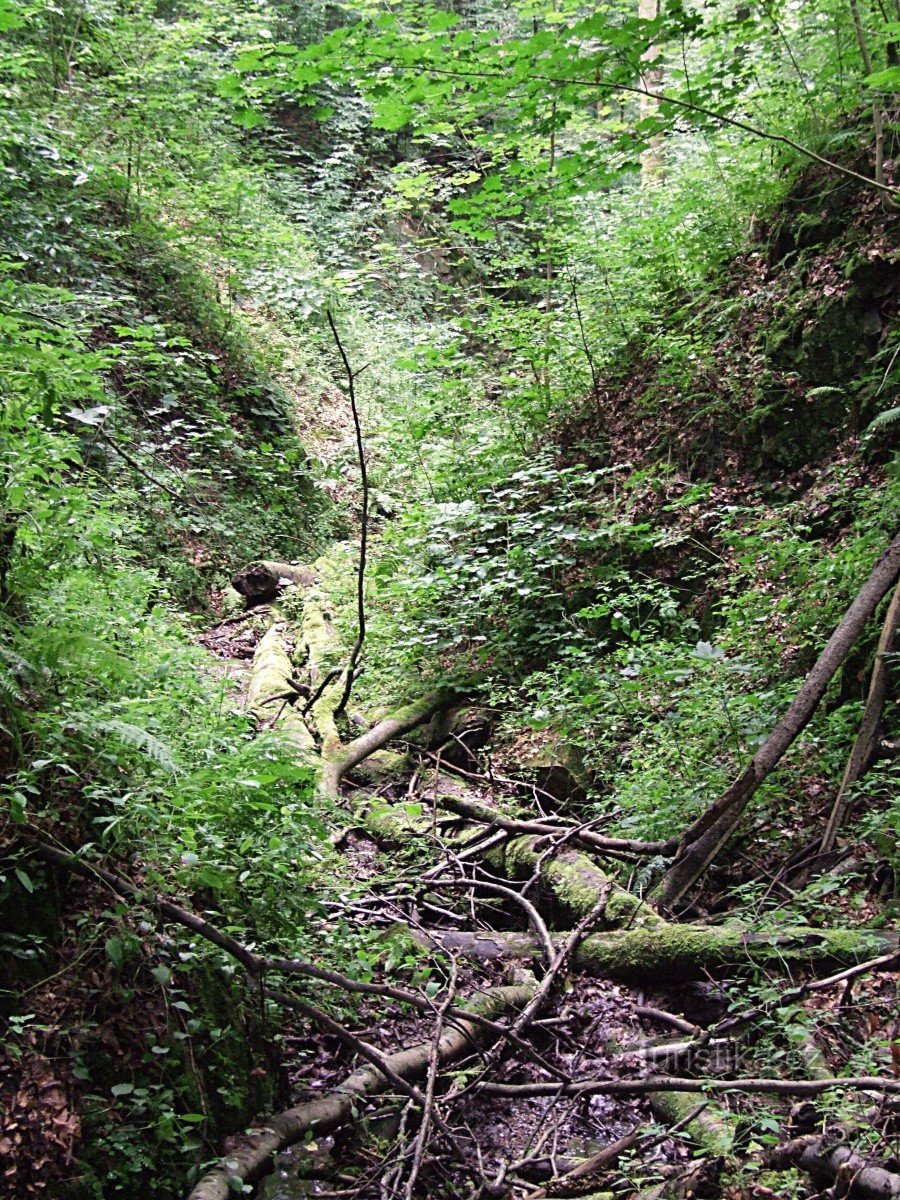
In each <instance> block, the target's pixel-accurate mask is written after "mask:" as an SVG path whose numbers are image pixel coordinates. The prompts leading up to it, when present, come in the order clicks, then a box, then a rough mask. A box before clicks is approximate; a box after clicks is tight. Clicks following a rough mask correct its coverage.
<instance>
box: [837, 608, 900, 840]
mask: <svg viewBox="0 0 900 1200" xmlns="http://www.w3.org/2000/svg"><path fill="white" fill-rule="evenodd" d="M898 627H900V584H898V585H897V587H896V588H895V589H894V595H893V597H892V598H891V603H890V605H889V606H888V610H887V615H886V617H885V618H884V625H883V626H882V628H881V636H880V637H879V639H878V646H877V648H876V650H875V662H874V665H873V666H872V678H871V680H870V682H869V694H868V696H867V698H866V706H865V709H864V710H863V715H862V721H861V722H860V726H859V732H858V733H857V735H856V739H855V740H854V742H853V748H852V749H851V751H850V757H849V758H848V760H847V766H846V768H845V770H844V776H843V778H842V779H841V785H840V787H839V788H838V792H837V796H836V797H835V800H834V807H833V808H832V810H831V815H830V816H829V818H828V824H827V826H826V827H825V833H824V835H823V836H822V844H821V846H820V847H819V852H820V853H821V854H830V853H831V851H832V850H833V849H834V843H835V839H836V838H837V835H838V830H839V829H840V827H841V825H842V824H843V822H844V820H845V818H846V816H847V812H848V810H849V807H850V803H849V798H848V796H847V792H848V790H849V788H851V787H852V786H853V784H854V783H856V781H857V780H858V779H859V778H861V776H862V775H863V774H864V773H865V771H866V769H867V768H868V766H869V764H870V763H871V761H872V758H873V757H874V755H875V750H876V747H877V745H878V733H879V729H880V727H881V714H882V712H883V711H884V702H885V700H886V699H887V693H888V663H887V655H888V654H890V653H891V651H892V650H893V648H894V643H895V642H896V640H897V629H898Z"/></svg>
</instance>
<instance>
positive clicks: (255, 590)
mask: <svg viewBox="0 0 900 1200" xmlns="http://www.w3.org/2000/svg"><path fill="white" fill-rule="evenodd" d="M317 582H318V576H317V574H316V572H315V571H314V570H313V568H312V567H306V566H302V565H298V564H295V563H283V562H273V561H269V560H260V561H259V562H252V563H248V565H247V566H246V567H242V568H241V570H240V571H238V572H237V573H236V574H235V575H234V576H233V577H232V580H231V584H232V587H233V588H234V590H235V591H236V592H239V593H240V594H241V595H242V596H243V597H244V600H245V602H246V604H247V607H248V608H253V606H254V605H256V604H270V603H271V602H272V601H273V600H274V599H275V597H276V596H277V595H278V593H279V592H280V591H282V590H283V589H284V588H286V587H290V586H291V585H294V586H297V587H302V588H310V587H312V586H313V585H314V584H315V583H317Z"/></svg>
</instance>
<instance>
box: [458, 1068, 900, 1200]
mask: <svg viewBox="0 0 900 1200" xmlns="http://www.w3.org/2000/svg"><path fill="white" fill-rule="evenodd" d="M698 1088H702V1089H703V1091H704V1092H715V1093H721V1092H740V1093H742V1094H744V1095H747V1096H821V1095H822V1094H823V1093H824V1092H834V1091H846V1092H878V1093H881V1094H885V1095H890V1096H898V1095H900V1079H883V1078H881V1077H880V1076H878V1075H836V1076H833V1077H831V1078H829V1079H765V1078H759V1079H757V1078H747V1079H681V1078H679V1077H678V1076H672V1075H659V1076H655V1075H647V1076H645V1077H644V1078H642V1079H580V1080H579V1079H576V1080H573V1081H572V1082H571V1083H567V1084H560V1083H558V1082H552V1083H543V1082H540V1083H479V1084H477V1085H476V1090H477V1091H478V1092H480V1093H482V1094H483V1095H487V1096H505V1097H507V1098H510V1097H523V1096H524V1097H534V1096H560V1095H561V1096H649V1095H651V1094H653V1093H654V1092H681V1093H686V1094H688V1095H691V1096H693V1095H695V1094H696V1093H697V1089H698ZM888 1194H889V1195H890V1194H891V1193H888Z"/></svg>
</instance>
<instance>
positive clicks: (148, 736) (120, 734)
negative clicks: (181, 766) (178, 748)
mask: <svg viewBox="0 0 900 1200" xmlns="http://www.w3.org/2000/svg"><path fill="white" fill-rule="evenodd" d="M94 728H95V729H97V730H99V731H104V732H106V733H111V734H112V735H113V736H114V737H117V738H118V739H119V741H120V742H123V743H124V744H125V745H126V746H130V747H131V748H132V749H133V750H139V751H140V752H141V753H142V754H146V755H147V757H148V758H149V759H150V760H151V761H152V762H153V763H155V764H156V766H158V767H160V768H161V769H162V770H163V771H168V772H169V774H171V775H175V774H176V773H177V771H178V765H177V763H176V762H175V759H174V757H173V755H172V751H171V750H170V749H169V747H168V746H167V745H166V744H165V742H161V741H160V740H159V738H157V737H154V736H153V734H152V733H148V732H147V730H146V729H141V728H140V726H139V725H130V724H129V723H128V722H127V721H119V720H115V719H112V720H108V721H100V722H99V723H98V724H97V725H96V726H95V727H94Z"/></svg>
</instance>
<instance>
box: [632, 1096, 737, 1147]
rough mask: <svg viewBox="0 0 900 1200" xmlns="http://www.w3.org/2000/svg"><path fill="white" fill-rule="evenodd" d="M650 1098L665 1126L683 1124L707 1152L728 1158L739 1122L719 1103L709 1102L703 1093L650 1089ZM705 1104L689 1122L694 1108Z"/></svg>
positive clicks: (655, 1114)
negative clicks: (654, 1090) (711, 1103)
mask: <svg viewBox="0 0 900 1200" xmlns="http://www.w3.org/2000/svg"><path fill="white" fill-rule="evenodd" d="M647 1099H648V1100H649V1101H650V1107H651V1108H652V1109H653V1115H654V1116H655V1117H656V1118H657V1120H659V1121H661V1122H662V1123H663V1124H664V1125H682V1124H683V1123H684V1122H686V1124H684V1125H683V1128H684V1129H686V1130H687V1132H688V1133H689V1134H690V1135H691V1137H692V1138H693V1139H694V1141H695V1142H697V1144H698V1145H699V1146H702V1147H703V1149H704V1150H705V1151H706V1152H707V1154H712V1155H716V1156H719V1155H721V1156H723V1157H728V1156H729V1155H730V1154H731V1152H732V1149H733V1147H734V1139H735V1135H736V1133H737V1127H736V1122H735V1121H734V1119H733V1118H732V1117H731V1114H730V1113H727V1112H726V1111H725V1110H724V1109H723V1108H721V1106H719V1105H710V1102H709V1097H708V1096H705V1095H704V1094H703V1093H702V1092H651V1093H650V1094H649V1096H648V1097H647ZM700 1105H705V1107H704V1108H703V1109H702V1110H701V1111H700V1112H698V1113H697V1115H696V1116H695V1117H693V1118H692V1119H691V1120H690V1121H688V1120H687V1118H688V1117H690V1115H691V1113H692V1112H693V1111H694V1109H696V1108H698V1107H699V1106H700Z"/></svg>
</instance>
